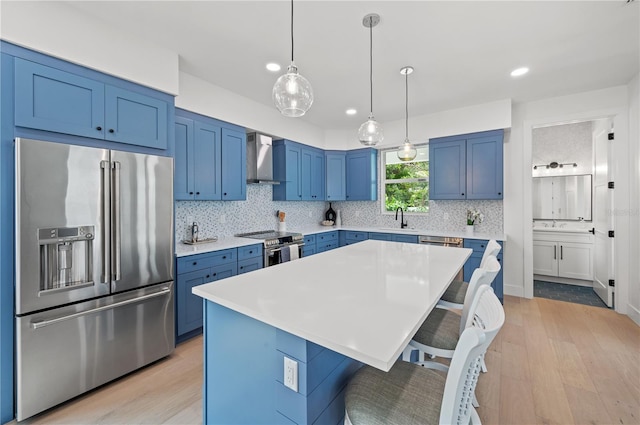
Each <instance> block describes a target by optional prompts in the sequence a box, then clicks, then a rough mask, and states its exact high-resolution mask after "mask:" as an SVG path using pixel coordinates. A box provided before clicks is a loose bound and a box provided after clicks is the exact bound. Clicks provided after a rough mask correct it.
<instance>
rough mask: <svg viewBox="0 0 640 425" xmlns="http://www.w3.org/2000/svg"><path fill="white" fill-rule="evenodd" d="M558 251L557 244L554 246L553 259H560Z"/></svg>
mask: <svg viewBox="0 0 640 425" xmlns="http://www.w3.org/2000/svg"><path fill="white" fill-rule="evenodd" d="M557 252H558V246H557V245H556V246H554V247H553V259H554V260H557V259H558V256H557Z"/></svg>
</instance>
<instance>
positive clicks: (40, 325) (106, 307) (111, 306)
mask: <svg viewBox="0 0 640 425" xmlns="http://www.w3.org/2000/svg"><path fill="white" fill-rule="evenodd" d="M170 292H171V289H170V288H166V287H165V288H162V291H160V292H155V293H153V294H148V295H143V296H141V297H138V298H132V299H130V300H125V301H120V302H117V303H114V304H109V305H103V306H102V307H96V308H93V309H91V310H87V311H81V312H78V313H73V314H69V315H68V316H62V317H56V318H55V319H51V320H43V321H41V322H33V323H31V327H32V328H33V329H38V328H43V327H45V326H49V325H53V324H55V323H60V322H64V321H65V320H70V319H75V318H76V317H80V316H85V315H87V314H93V313H99V312H101V311H104V310H111V309H114V308H118V307H122V306H125V305H128V304H133V303H138V302H140V301H144V300H148V299H150V298H155V297H160V296H163V295H166V294H168V293H170Z"/></svg>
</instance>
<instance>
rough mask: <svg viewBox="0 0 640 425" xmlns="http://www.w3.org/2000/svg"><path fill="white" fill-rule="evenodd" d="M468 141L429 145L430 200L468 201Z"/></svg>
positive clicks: (431, 143) (432, 143) (461, 140)
mask: <svg viewBox="0 0 640 425" xmlns="http://www.w3.org/2000/svg"><path fill="white" fill-rule="evenodd" d="M465 158H466V140H465V139H460V140H451V141H447V142H442V143H435V142H433V141H432V142H430V143H429V198H430V199H466V170H465V168H466V161H465Z"/></svg>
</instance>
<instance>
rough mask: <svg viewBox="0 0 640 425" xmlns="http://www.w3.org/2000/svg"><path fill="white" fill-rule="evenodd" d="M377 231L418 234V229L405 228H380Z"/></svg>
mask: <svg viewBox="0 0 640 425" xmlns="http://www.w3.org/2000/svg"><path fill="white" fill-rule="evenodd" d="M377 230H379V231H381V232H386V233H417V232H418V230H417V229H413V228H409V227H405V228H404V229H401V228H400V227H378V228H377Z"/></svg>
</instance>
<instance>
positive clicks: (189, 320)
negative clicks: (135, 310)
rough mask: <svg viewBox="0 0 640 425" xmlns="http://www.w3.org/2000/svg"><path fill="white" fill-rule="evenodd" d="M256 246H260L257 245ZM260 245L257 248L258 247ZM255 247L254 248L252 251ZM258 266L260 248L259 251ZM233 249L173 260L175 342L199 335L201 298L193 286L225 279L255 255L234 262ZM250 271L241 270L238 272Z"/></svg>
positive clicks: (247, 263)
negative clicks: (195, 292) (174, 274)
mask: <svg viewBox="0 0 640 425" xmlns="http://www.w3.org/2000/svg"><path fill="white" fill-rule="evenodd" d="M257 246H258V247H260V245H257ZM260 248H261V247H260ZM255 249H256V248H254V250H255ZM259 255H260V258H259V260H260V267H261V266H262V257H261V255H262V251H261V250H260V251H259ZM237 257H238V252H237V249H236V248H232V249H224V250H220V251H214V252H209V253H204V254H197V255H190V256H187V257H180V258H178V259H177V261H176V314H175V315H176V341H177V342H182V341H184V340H186V339H188V338H190V337H192V336H194V335H197V334H199V333H200V332H199V330H200V329H201V328H202V298H200V297H198V296H196V295H193V294H192V293H191V290H192V289H193V287H194V286H198V285H204V284H205V283H209V282H215V281H216V280H220V279H226V278H228V277H231V276H235V275H237V274H238V268H239V267H245V268H247V269H248V268H251V267H254V268H253V270H255V269H256V268H260V267H257V264H256V265H252V264H251V263H252V262H256V260H258V258H249V259H245V260H241V261H238V260H237ZM247 271H250V270H246V269H243V270H242V273H245V272H247Z"/></svg>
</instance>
